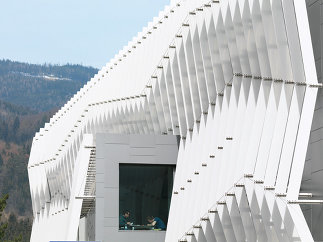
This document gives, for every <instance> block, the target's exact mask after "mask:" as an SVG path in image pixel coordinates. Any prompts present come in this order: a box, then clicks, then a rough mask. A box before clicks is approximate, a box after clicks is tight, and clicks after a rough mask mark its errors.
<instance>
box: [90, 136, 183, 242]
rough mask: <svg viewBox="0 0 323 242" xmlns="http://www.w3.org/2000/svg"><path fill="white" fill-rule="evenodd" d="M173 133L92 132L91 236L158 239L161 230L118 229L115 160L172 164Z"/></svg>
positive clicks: (111, 240) (106, 241) (111, 241)
mask: <svg viewBox="0 0 323 242" xmlns="http://www.w3.org/2000/svg"><path fill="white" fill-rule="evenodd" d="M177 152H178V146H177V139H176V136H165V135H164V136H158V135H157V136H155V135H115V134H97V135H96V211H97V213H96V218H95V235H96V237H95V240H96V241H101V242H116V241H118V242H126V241H132V242H143V241H154V242H159V241H160V242H162V241H164V240H165V232H163V231H119V164H120V163H138V164H176V161H177Z"/></svg>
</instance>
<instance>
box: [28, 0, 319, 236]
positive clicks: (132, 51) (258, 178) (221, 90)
mask: <svg viewBox="0 0 323 242" xmlns="http://www.w3.org/2000/svg"><path fill="white" fill-rule="evenodd" d="M319 87H320V85H319V84H318V82H317V76H316V71H315V64H314V56H313V50H312V45H311V36H310V32H309V26H308V21H307V12H306V5H305V1H299V0H297V1H293V0H271V1H264V0H239V1H238V0H230V1H229V0H223V1H217V0H213V1H210V2H209V1H208V2H204V1H201V0H195V1H181V2H176V3H175V2H174V3H172V5H171V6H168V7H166V8H165V10H164V11H162V12H161V13H160V14H159V16H158V17H156V18H155V19H154V21H153V22H151V23H150V24H149V25H148V27H147V28H144V29H143V31H142V32H140V33H139V34H138V36H137V37H136V38H134V39H133V40H132V41H131V42H129V45H128V46H127V47H125V48H124V49H123V50H122V51H120V52H119V54H118V55H116V57H115V58H114V59H113V60H111V61H110V62H109V63H108V64H107V65H106V66H105V67H103V68H102V69H101V70H100V71H99V73H98V74H97V75H95V76H94V78H92V79H91V81H89V82H88V83H87V84H86V85H85V86H84V87H83V88H82V89H81V90H80V91H79V92H78V93H77V94H75V95H74V97H73V98H72V99H71V100H70V101H69V102H68V103H67V104H66V105H64V107H63V108H62V109H61V110H59V111H58V112H57V113H56V114H55V115H54V116H53V117H52V118H51V120H50V122H49V123H47V124H46V125H45V127H44V128H43V129H41V130H40V131H39V132H38V133H37V134H36V136H35V138H34V140H33V145H32V150H31V155H30V160H29V164H28V173H29V180H30V189H31V196H32V204H33V211H34V217H35V219H34V223H33V230H32V237H31V241H46V240H53V239H56V240H57V239H63V240H75V239H76V236H77V228H78V223H79V216H80V212H81V207H82V204H81V203H80V202H79V201H76V200H75V196H76V195H77V192H79V189H83V187H82V185H81V184H82V183H84V182H85V180H84V179H85V178H84V177H85V175H86V174H87V168H88V165H89V164H90V163H91V152H92V153H93V152H94V151H91V150H89V149H86V147H92V146H95V140H93V138H91V137H90V136H89V135H91V134H93V135H95V134H96V133H98V132H105V133H114V134H156V135H179V136H180V138H181V142H180V147H179V154H178V160H177V169H176V175H175V182H174V188H173V196H172V202H171V208H170V213H169V222H168V228H167V233H166V239H165V240H166V241H169V242H173V241H178V240H180V241H199V242H201V241H203V242H204V241H208V242H209V241H276V240H279V241H289V240H294V239H298V240H301V241H311V240H313V238H312V235H311V233H310V230H309V228H308V226H307V224H306V221H305V219H304V215H303V213H302V211H301V209H300V207H299V204H298V203H299V201H298V196H299V192H300V184H301V180H302V174H303V168H304V162H305V155H306V151H307V145H308V140H309V134H310V129H311V122H312V117H313V113H314V106H315V101H316V95H317V88H319ZM188 181H190V182H188ZM92 195H94V196H95V194H91V196H92ZM179 221H180V222H179ZM49 227H50V230H51V231H48V230H47V229H46V228H49ZM107 241H108V240H107Z"/></svg>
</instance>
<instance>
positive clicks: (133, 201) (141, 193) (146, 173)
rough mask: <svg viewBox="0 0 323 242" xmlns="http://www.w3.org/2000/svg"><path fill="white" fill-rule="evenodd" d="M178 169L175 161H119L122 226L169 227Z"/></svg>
mask: <svg viewBox="0 0 323 242" xmlns="http://www.w3.org/2000/svg"><path fill="white" fill-rule="evenodd" d="M174 170H175V166H174V165H143V164H120V165H119V214H120V219H119V228H120V229H121V230H143V229H155V230H165V229H166V228H164V226H163V224H165V226H166V225H167V220H168V211H169V206H170V200H171V194H172V189H173V176H174ZM128 212H129V213H128ZM149 216H150V218H149V220H147V217H149ZM160 221H162V222H160ZM147 224H150V225H149V226H147Z"/></svg>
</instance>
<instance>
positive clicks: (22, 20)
mask: <svg viewBox="0 0 323 242" xmlns="http://www.w3.org/2000/svg"><path fill="white" fill-rule="evenodd" d="M167 4H169V0H114V1H112V0H0V59H10V60H14V61H21V62H28V63H35V64H44V63H51V64H66V63H70V64H82V65H86V66H94V67H97V68H101V67H102V66H104V65H105V64H106V63H107V62H108V61H109V60H110V59H111V58H113V57H114V55H115V54H116V53H117V52H119V50H120V49H122V48H123V46H124V45H127V43H128V41H129V40H131V39H132V37H134V36H136V35H137V33H138V32H139V31H141V30H142V28H143V27H144V26H146V25H147V23H148V22H149V21H151V20H152V19H153V17H155V16H157V15H158V13H159V11H161V10H163V9H164V6H165V5H167Z"/></svg>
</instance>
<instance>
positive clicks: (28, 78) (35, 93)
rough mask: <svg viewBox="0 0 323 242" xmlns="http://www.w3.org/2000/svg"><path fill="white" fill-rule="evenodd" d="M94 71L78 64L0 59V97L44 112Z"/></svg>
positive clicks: (64, 99)
mask: <svg viewBox="0 0 323 242" xmlns="http://www.w3.org/2000/svg"><path fill="white" fill-rule="evenodd" d="M97 72H98V70H97V69H95V68H92V67H85V66H81V65H70V64H67V65H63V66H59V65H50V64H45V65H34V64H26V63H20V62H13V61H10V60H0V87H1V88H0V100H3V101H7V102H10V103H14V104H18V105H23V106H25V107H29V108H30V109H31V110H35V111H47V110H50V109H53V108H58V107H61V106H62V105H64V103H65V101H66V100H68V99H69V98H71V97H72V96H73V95H74V94H75V93H76V92H77V91H78V90H79V89H80V88H81V87H82V86H83V85H84V84H85V83H86V82H87V81H89V80H90V78H91V77H93V76H94V74H96V73H97Z"/></svg>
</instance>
